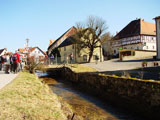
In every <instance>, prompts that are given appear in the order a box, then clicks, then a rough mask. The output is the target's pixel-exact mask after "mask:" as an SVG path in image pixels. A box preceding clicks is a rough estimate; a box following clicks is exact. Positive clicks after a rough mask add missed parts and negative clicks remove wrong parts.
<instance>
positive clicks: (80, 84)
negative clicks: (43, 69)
mask: <svg viewBox="0 0 160 120" xmlns="http://www.w3.org/2000/svg"><path fill="white" fill-rule="evenodd" d="M53 71H54V72H53ZM53 71H52V72H51V73H54V74H55V75H56V76H61V77H63V79H64V80H66V81H71V82H73V85H74V86H75V87H76V88H80V89H81V90H83V91H85V92H88V93H89V94H92V95H95V96H98V97H100V98H101V99H103V100H105V101H109V102H111V103H113V104H115V105H118V106H119V107H123V108H127V109H130V110H131V111H133V112H135V113H138V114H140V115H143V116H145V117H147V118H149V119H154V120H155V119H158V118H160V82H158V81H151V80H148V81H146V80H139V79H136V78H125V77H118V76H110V75H102V74H96V73H74V72H72V71H71V70H70V69H68V68H61V69H55V70H53Z"/></svg>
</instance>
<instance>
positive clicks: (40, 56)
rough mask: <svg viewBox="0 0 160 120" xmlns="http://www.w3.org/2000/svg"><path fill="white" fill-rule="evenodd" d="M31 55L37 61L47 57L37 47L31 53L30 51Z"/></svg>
mask: <svg viewBox="0 0 160 120" xmlns="http://www.w3.org/2000/svg"><path fill="white" fill-rule="evenodd" d="M30 56H31V57H32V56H34V60H35V62H37V63H38V62H39V61H40V60H43V59H44V58H45V55H44V54H43V53H42V52H41V51H40V50H39V49H38V48H36V49H35V50H33V51H32V52H31V53H30Z"/></svg>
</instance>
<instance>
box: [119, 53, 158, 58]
mask: <svg viewBox="0 0 160 120" xmlns="http://www.w3.org/2000/svg"><path fill="white" fill-rule="evenodd" d="M153 56H156V51H152V52H151V51H135V55H134V56H123V58H122V60H138V59H146V58H153Z"/></svg>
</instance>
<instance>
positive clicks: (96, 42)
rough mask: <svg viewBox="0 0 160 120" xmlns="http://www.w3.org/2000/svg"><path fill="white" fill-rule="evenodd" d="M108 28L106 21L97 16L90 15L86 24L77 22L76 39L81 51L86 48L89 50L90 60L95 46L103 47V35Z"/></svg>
mask: <svg viewBox="0 0 160 120" xmlns="http://www.w3.org/2000/svg"><path fill="white" fill-rule="evenodd" d="M106 29H107V26H106V22H105V21H104V20H103V19H102V18H99V17H95V16H89V17H88V19H87V21H86V23H85V24H81V23H78V24H77V33H76V34H75V35H74V39H75V42H76V44H77V46H78V47H77V48H78V49H79V51H81V50H82V49H84V48H87V49H88V50H89V52H88V54H89V59H88V62H90V61H91V58H92V56H93V53H94V50H95V48H98V47H101V36H102V34H103V32H104V31H105V30H106Z"/></svg>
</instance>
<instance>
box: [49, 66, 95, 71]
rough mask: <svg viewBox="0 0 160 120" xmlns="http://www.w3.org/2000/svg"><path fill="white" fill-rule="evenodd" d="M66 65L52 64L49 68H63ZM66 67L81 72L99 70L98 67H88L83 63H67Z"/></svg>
mask: <svg viewBox="0 0 160 120" xmlns="http://www.w3.org/2000/svg"><path fill="white" fill-rule="evenodd" d="M61 67H64V65H50V66H49V67H48V68H61ZM65 67H68V68H70V69H71V70H72V71H73V72H76V73H81V72H98V71H97V70H96V69H94V68H92V67H88V66H85V65H81V64H65Z"/></svg>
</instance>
